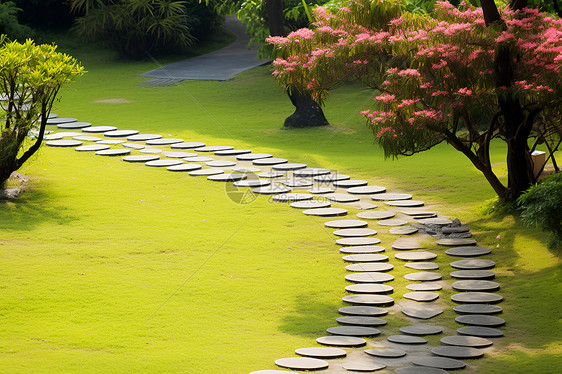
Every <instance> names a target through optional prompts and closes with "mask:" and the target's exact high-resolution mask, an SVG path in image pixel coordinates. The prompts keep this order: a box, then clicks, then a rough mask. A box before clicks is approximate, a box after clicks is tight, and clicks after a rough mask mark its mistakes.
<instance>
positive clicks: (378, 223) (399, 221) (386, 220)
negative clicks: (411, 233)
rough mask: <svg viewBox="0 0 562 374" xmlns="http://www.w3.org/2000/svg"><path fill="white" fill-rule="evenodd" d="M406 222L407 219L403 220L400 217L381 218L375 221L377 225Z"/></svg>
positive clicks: (397, 224)
mask: <svg viewBox="0 0 562 374" xmlns="http://www.w3.org/2000/svg"><path fill="white" fill-rule="evenodd" d="M407 223H408V221H405V220H403V219H400V218H391V219H382V220H380V221H377V225H381V226H402V225H405V224H407Z"/></svg>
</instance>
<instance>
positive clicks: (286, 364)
mask: <svg viewBox="0 0 562 374" xmlns="http://www.w3.org/2000/svg"><path fill="white" fill-rule="evenodd" d="M275 364H276V365H277V366H280V367H282V368H287V369H294V370H320V369H325V368H327V367H328V366H329V364H328V363H327V362H326V361H324V360H320V359H317V358H310V357H288V358H280V359H279V360H275Z"/></svg>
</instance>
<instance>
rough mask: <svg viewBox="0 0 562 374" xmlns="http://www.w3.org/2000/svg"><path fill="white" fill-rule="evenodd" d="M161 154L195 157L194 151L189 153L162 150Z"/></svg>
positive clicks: (170, 156) (175, 156)
mask: <svg viewBox="0 0 562 374" xmlns="http://www.w3.org/2000/svg"><path fill="white" fill-rule="evenodd" d="M162 155H163V156H166V157H169V158H186V157H197V154H196V153H189V152H169V151H166V152H162Z"/></svg>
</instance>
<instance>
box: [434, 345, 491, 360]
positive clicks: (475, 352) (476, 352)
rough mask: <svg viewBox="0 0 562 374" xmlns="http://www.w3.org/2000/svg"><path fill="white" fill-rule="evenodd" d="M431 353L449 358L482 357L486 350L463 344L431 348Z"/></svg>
mask: <svg viewBox="0 0 562 374" xmlns="http://www.w3.org/2000/svg"><path fill="white" fill-rule="evenodd" d="M431 353H433V354H434V355H437V356H442V357H449V358H480V357H482V356H484V352H483V351H482V350H481V349H478V348H472V347H461V346H441V347H434V348H432V349H431Z"/></svg>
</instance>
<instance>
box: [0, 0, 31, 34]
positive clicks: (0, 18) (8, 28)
mask: <svg viewBox="0 0 562 374" xmlns="http://www.w3.org/2000/svg"><path fill="white" fill-rule="evenodd" d="M18 12H21V9H20V8H18V7H16V4H15V3H14V2H13V1H6V2H3V3H0V34H5V35H8V36H9V37H10V38H12V39H25V38H26V37H29V36H31V29H30V28H29V27H27V26H24V25H20V24H19V22H18Z"/></svg>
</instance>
